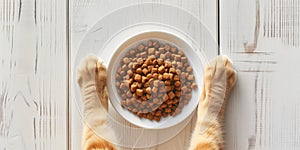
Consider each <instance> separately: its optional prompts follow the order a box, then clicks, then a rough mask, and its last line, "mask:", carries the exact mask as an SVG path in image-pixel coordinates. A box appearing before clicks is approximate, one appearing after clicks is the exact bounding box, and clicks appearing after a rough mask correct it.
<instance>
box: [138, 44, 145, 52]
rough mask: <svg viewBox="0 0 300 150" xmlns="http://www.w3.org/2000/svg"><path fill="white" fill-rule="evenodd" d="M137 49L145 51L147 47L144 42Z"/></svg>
mask: <svg viewBox="0 0 300 150" xmlns="http://www.w3.org/2000/svg"><path fill="white" fill-rule="evenodd" d="M137 49H138V50H139V51H143V50H144V49H145V46H144V45H143V44H140V45H139V46H138V48H137Z"/></svg>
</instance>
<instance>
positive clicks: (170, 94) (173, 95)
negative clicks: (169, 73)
mask: <svg viewBox="0 0 300 150" xmlns="http://www.w3.org/2000/svg"><path fill="white" fill-rule="evenodd" d="M168 96H169V98H170V99H173V98H174V97H175V94H174V93H173V92H172V91H171V92H169V93H168Z"/></svg>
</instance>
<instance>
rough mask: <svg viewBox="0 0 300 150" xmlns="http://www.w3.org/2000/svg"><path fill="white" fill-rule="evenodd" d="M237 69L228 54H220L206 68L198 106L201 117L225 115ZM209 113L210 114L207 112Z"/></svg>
mask: <svg viewBox="0 0 300 150" xmlns="http://www.w3.org/2000/svg"><path fill="white" fill-rule="evenodd" d="M235 82H236V71H235V70H234V68H233V65H232V62H231V61H230V59H229V58H228V57H227V56H218V57H217V58H216V59H214V60H213V61H212V62H211V63H210V64H209V65H208V66H207V67H206V69H205V74H204V85H203V88H202V93H201V100H200V102H199V107H198V116H200V117H199V118H201V119H204V118H205V116H209V117H213V118H215V117H217V116H221V118H222V116H223V114H224V109H225V106H226V103H227V99H228V96H229V94H230V91H231V89H232V88H233V86H234V85H235ZM206 113H208V114H206Z"/></svg>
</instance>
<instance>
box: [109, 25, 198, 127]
mask: <svg viewBox="0 0 300 150" xmlns="http://www.w3.org/2000/svg"><path fill="white" fill-rule="evenodd" d="M155 33H160V34H163V35H167V36H172V37H175V38H177V40H180V41H181V42H183V43H184V44H185V45H186V46H188V47H189V49H191V50H190V51H194V50H193V48H192V47H193V46H191V44H189V43H188V42H187V41H186V40H184V39H183V38H180V36H178V35H176V34H174V33H171V32H170V31H161V30H152V31H144V32H139V33H137V34H134V35H132V36H130V37H127V39H125V40H124V41H122V42H121V44H120V45H119V46H117V48H116V49H114V50H113V55H111V58H110V59H109V63H108V67H107V70H108V73H110V74H111V75H112V76H111V77H109V78H108V80H107V85H108V94H109V99H110V102H111V104H112V106H113V108H114V109H115V110H116V112H117V113H119V114H120V116H122V117H123V118H124V119H125V120H126V121H128V122H130V123H132V124H134V125H135V126H137V127H141V128H144V129H154V130H155V129H165V128H170V127H173V126H175V125H177V124H179V123H181V122H182V121H184V120H185V119H186V118H188V117H189V116H191V115H192V114H194V112H195V110H196V108H197V106H198V101H199V99H200V91H201V90H200V89H199V83H203V81H202V80H200V79H198V81H196V83H197V84H198V89H197V91H198V93H197V95H196V96H197V97H192V99H191V100H190V101H197V103H196V104H194V105H192V106H190V107H189V108H191V109H192V111H190V112H188V113H186V114H184V116H183V117H181V118H180V119H177V120H178V121H175V122H174V123H172V124H171V125H164V124H167V123H168V120H166V121H165V122H164V123H162V125H163V126H162V125H157V126H154V127H149V126H143V125H141V124H137V123H135V122H134V120H132V119H130V117H129V118H127V117H126V115H125V114H124V113H122V112H123V111H128V110H127V109H124V108H122V107H121V109H123V110H120V109H119V108H117V107H118V106H116V105H120V101H121V98H120V96H119V94H118V93H117V92H116V87H115V80H114V78H115V75H114V74H115V73H114V71H115V69H113V68H116V67H117V66H118V65H119V62H117V61H120V59H121V58H123V57H124V54H125V53H126V52H128V51H129V50H130V48H131V47H132V45H134V44H139V43H141V42H140V41H143V40H150V39H152V40H158V41H160V40H162V41H164V42H165V41H166V42H168V43H169V44H170V45H175V46H176V47H177V46H178V45H176V44H175V43H173V42H171V41H167V40H165V39H160V38H150V37H146V38H142V39H139V40H138V41H135V40H134V39H135V38H138V37H140V36H143V35H145V34H146V36H147V34H155ZM130 41H131V43H130ZM132 41H133V42H132ZM128 42H129V44H127V43H128ZM124 45H127V46H125V48H122V47H124ZM194 53H196V52H194ZM199 59H200V58H199ZM200 61H201V60H200ZM189 63H191V60H189ZM116 64H118V65H116ZM202 69H203V68H202ZM202 71H203V70H202ZM194 75H195V71H194ZM199 80H200V82H199ZM193 91H194V90H193ZM197 91H195V92H197ZM195 92H194V93H195ZM192 95H195V94H192ZM189 103H190V102H189ZM184 107H186V105H185V106H184ZM129 113H131V112H129ZM132 115H133V116H134V117H136V118H138V119H144V118H139V117H138V116H136V115H135V114H132ZM176 117H177V116H175V117H174V118H176ZM166 119H172V118H171V116H168V117H166Z"/></svg>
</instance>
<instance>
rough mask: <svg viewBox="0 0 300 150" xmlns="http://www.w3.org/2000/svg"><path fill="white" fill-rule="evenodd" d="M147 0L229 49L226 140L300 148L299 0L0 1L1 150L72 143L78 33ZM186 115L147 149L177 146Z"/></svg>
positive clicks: (184, 141) (186, 133)
mask: <svg viewBox="0 0 300 150" xmlns="http://www.w3.org/2000/svg"><path fill="white" fill-rule="evenodd" d="M146 2H149V3H150V2H151V3H153V7H159V6H160V5H163V4H167V5H172V6H177V7H180V8H182V9H185V10H187V11H189V12H190V13H192V14H193V15H195V16H196V17H197V18H198V19H199V20H201V21H202V23H204V24H205V25H206V26H207V28H208V30H209V31H210V32H211V34H212V35H213V37H214V38H215V40H216V41H217V42H218V43H219V45H220V49H219V50H218V49H217V48H216V49H209V50H206V53H207V54H208V55H209V58H211V57H213V56H216V55H217V54H226V55H229V56H230V57H231V58H232V60H233V62H234V66H235V68H236V69H237V70H238V81H237V84H236V87H235V89H234V90H233V93H232V95H231V98H230V101H229V103H228V108H227V112H226V117H225V140H226V149H228V150H244V149H257V150H258V149H263V150H266V149H270V150H271V149H272V150H274V149H275V150H277V149H278V150H281V149H286V150H293V149H295V150H297V149H300V130H299V127H300V111H299V108H300V99H299V96H298V95H299V94H298V93H299V92H300V88H299V85H300V78H299V77H300V71H299V69H298V68H299V65H300V52H299V51H300V2H299V1H298V0H253V1H249V0H223V1H218V0H51V1H42V0H0V27H1V28H0V106H1V107H0V149H1V150H2V149H3V150H5V149H6V150H23V149H26V150H33V149H39V150H43V149H55V150H63V149H72V150H73V149H74V150H77V149H80V144H81V118H80V115H79V112H78V109H77V108H76V106H75V103H74V93H73V91H72V90H71V89H72V88H71V87H72V86H73V84H74V83H72V80H73V79H72V78H73V77H72V73H73V72H74V71H75V70H73V67H72V66H73V63H74V58H75V55H76V53H77V49H78V46H79V44H80V41H81V39H82V38H83V37H84V34H85V33H86V32H87V31H88V30H89V29H90V28H91V27H92V26H93V25H94V24H95V23H96V22H97V21H98V20H99V19H101V18H102V17H104V16H105V15H107V14H109V13H111V12H113V11H114V10H117V9H119V8H121V7H125V6H128V5H134V4H137V5H141V4H142V3H146ZM174 15H175V14H174ZM194 119H195V118H194ZM194 119H193V120H194ZM193 123H194V122H193V121H191V122H190V123H189V124H188V125H187V127H186V128H185V129H184V130H183V131H182V132H180V133H179V134H178V135H177V136H176V137H174V138H173V139H171V140H170V141H168V142H166V143H163V144H161V145H159V146H156V147H152V148H150V149H163V150H165V149H186V147H187V146H188V139H189V138H190V133H191V131H192V126H193Z"/></svg>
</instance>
